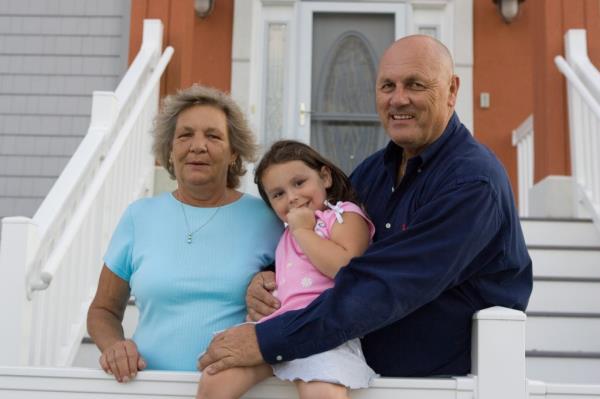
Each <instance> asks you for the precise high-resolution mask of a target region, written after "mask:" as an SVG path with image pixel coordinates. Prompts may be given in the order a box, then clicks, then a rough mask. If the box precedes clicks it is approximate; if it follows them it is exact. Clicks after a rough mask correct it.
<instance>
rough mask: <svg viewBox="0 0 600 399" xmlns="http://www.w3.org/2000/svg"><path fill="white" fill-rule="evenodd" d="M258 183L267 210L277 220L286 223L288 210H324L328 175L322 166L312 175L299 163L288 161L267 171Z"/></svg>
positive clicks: (272, 166) (328, 185)
mask: <svg viewBox="0 0 600 399" xmlns="http://www.w3.org/2000/svg"><path fill="white" fill-rule="evenodd" d="M261 180H262V185H263V187H264V189H265V193H266V194H267V197H268V198H269V202H270V204H271V207H272V208H273V210H274V211H275V213H276V214H277V216H278V217H279V218H280V219H281V220H283V221H284V222H287V214H288V212H289V211H290V209H293V208H300V207H308V208H310V209H312V210H314V211H316V210H323V209H325V205H324V202H325V200H326V199H327V189H328V188H330V187H331V171H330V170H329V168H327V167H325V166H323V168H321V170H320V171H316V170H314V169H311V168H310V167H309V166H308V165H306V164H305V163H304V162H302V161H289V162H285V163H281V164H274V165H271V166H269V167H267V169H266V170H265V171H264V172H263V175H262V179H261Z"/></svg>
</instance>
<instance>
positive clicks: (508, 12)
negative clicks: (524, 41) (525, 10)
mask: <svg viewBox="0 0 600 399" xmlns="http://www.w3.org/2000/svg"><path fill="white" fill-rule="evenodd" d="M492 1H493V2H494V4H496V5H497V6H498V11H499V12H500V15H501V16H502V19H503V20H504V22H505V23H507V24H510V23H511V22H512V21H513V20H514V19H515V18H516V17H517V14H519V5H520V4H521V3H522V2H524V1H525V0H492Z"/></svg>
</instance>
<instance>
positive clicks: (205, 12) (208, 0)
mask: <svg viewBox="0 0 600 399" xmlns="http://www.w3.org/2000/svg"><path fill="white" fill-rule="evenodd" d="M214 8H215V0H194V9H195V10H196V15H197V16H199V17H200V18H206V17H208V16H209V15H210V14H211V13H212V11H213V9H214Z"/></svg>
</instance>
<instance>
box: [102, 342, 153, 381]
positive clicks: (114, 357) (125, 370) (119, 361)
mask: <svg viewBox="0 0 600 399" xmlns="http://www.w3.org/2000/svg"><path fill="white" fill-rule="evenodd" d="M100 367H102V370H104V371H105V372H106V373H108V374H112V375H114V376H115V379H116V380H117V381H119V382H128V381H129V380H131V379H132V378H134V377H135V376H136V375H137V372H138V370H143V369H145V368H146V362H145V361H144V359H143V358H142V357H141V356H140V354H139V352H138V350H137V345H136V344H135V342H133V341H132V340H130V339H125V340H122V341H117V342H115V343H114V344H112V345H111V346H109V347H108V348H106V349H105V350H104V352H102V356H100Z"/></svg>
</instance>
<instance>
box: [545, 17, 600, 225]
mask: <svg viewBox="0 0 600 399" xmlns="http://www.w3.org/2000/svg"><path fill="white" fill-rule="evenodd" d="M565 48H566V54H567V57H568V61H567V60H565V59H564V58H563V57H561V56H556V57H555V58H554V62H555V64H556V66H557V67H558V69H559V70H560V72H562V74H563V75H564V76H565V78H566V80H567V95H568V104H569V131H570V146H571V169H572V174H573V178H574V182H575V199H576V201H577V202H579V203H581V204H582V205H583V206H584V207H585V208H587V210H588V211H589V212H590V214H591V215H592V218H593V219H594V223H595V225H596V227H598V229H600V161H599V160H598V154H600V72H598V70H597V69H596V68H595V67H594V66H593V65H592V63H591V62H590V60H589V58H588V56H587V50H586V48H587V45H586V40H585V31H584V30H581V29H578V30H570V31H568V32H567V33H566V34H565ZM576 205H578V204H576ZM576 209H577V207H576Z"/></svg>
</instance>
